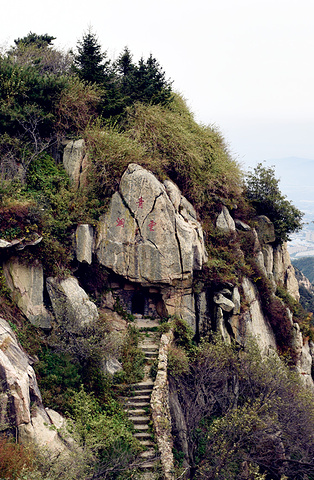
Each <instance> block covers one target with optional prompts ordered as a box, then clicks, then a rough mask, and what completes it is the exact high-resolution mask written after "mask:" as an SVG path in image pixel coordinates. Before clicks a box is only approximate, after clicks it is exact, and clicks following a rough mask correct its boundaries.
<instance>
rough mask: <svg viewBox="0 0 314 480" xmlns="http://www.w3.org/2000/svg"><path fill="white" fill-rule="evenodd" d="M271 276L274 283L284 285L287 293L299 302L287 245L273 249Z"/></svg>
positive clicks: (296, 281) (297, 286) (297, 288)
mask: <svg viewBox="0 0 314 480" xmlns="http://www.w3.org/2000/svg"><path fill="white" fill-rule="evenodd" d="M273 274H274V280H275V282H276V283H277V284H282V285H284V286H285V287H286V289H287V291H288V293H290V295H291V296H292V297H293V298H295V300H297V301H299V299H300V293H299V285H298V280H297V278H296V276H295V271H294V268H293V266H292V264H291V260H290V255H289V252H288V248H287V243H283V244H281V245H278V246H276V247H275V248H274V267H273Z"/></svg>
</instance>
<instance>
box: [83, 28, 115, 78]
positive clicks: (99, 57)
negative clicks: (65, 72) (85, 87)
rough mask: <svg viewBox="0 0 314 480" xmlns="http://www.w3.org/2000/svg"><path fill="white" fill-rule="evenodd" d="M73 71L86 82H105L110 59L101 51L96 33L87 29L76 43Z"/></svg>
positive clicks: (108, 72) (108, 71)
mask: <svg viewBox="0 0 314 480" xmlns="http://www.w3.org/2000/svg"><path fill="white" fill-rule="evenodd" d="M74 71H75V73H76V74H77V75H78V76H79V77H80V78H81V80H85V81H86V82H91V83H98V84H105V83H107V81H108V77H109V76H110V60H106V53H103V52H102V51H101V46H100V45H99V43H98V40H97V38H96V35H95V34H94V33H93V32H92V31H91V29H89V30H88V32H87V33H85V34H84V35H83V38H82V40H80V41H79V42H78V44H77V54H76V55H74Z"/></svg>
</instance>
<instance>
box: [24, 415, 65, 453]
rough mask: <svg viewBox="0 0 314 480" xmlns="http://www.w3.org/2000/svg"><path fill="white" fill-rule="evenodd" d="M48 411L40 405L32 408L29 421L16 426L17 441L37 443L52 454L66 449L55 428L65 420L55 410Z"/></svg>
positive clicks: (60, 425) (63, 423)
mask: <svg viewBox="0 0 314 480" xmlns="http://www.w3.org/2000/svg"><path fill="white" fill-rule="evenodd" d="M49 413H50V414H49V415H48V413H47V412H46V411H45V409H44V408H43V407H42V406H41V407H36V408H34V409H33V415H32V418H31V420H30V422H29V423H27V424H20V425H19V426H18V436H19V442H20V443H22V444H27V443H33V444H37V445H39V446H41V447H45V448H47V449H48V450H49V451H50V452H51V454H52V455H57V454H59V453H61V452H63V451H64V450H66V449H67V447H66V445H65V443H64V442H63V441H62V440H61V438H60V436H59V434H58V431H57V428H60V427H62V426H63V425H65V421H64V419H63V417H61V415H59V414H58V413H57V412H54V411H53V410H49ZM52 418H53V419H54V420H55V421H56V423H57V424H54V422H53V421H52Z"/></svg>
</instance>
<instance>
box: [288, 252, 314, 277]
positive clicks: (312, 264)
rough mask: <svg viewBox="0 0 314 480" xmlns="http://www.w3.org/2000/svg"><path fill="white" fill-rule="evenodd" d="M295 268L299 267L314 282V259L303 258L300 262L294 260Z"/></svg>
mask: <svg viewBox="0 0 314 480" xmlns="http://www.w3.org/2000/svg"><path fill="white" fill-rule="evenodd" d="M292 264H293V266H294V267H297V268H298V269H299V270H301V272H302V273H303V274H304V275H305V276H306V277H307V278H308V279H309V280H310V282H311V283H313V282H314V257H303V258H300V259H298V260H292Z"/></svg>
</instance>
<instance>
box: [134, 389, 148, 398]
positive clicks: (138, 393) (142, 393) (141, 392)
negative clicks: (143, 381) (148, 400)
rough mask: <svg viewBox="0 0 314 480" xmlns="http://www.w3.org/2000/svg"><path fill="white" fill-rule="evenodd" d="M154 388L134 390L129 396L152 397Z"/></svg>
mask: <svg viewBox="0 0 314 480" xmlns="http://www.w3.org/2000/svg"><path fill="white" fill-rule="evenodd" d="M152 391H153V389H150V390H133V392H132V393H131V395H130V397H129V398H134V397H138V396H145V397H150V396H151V394H152Z"/></svg>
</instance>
